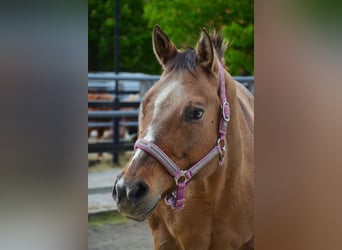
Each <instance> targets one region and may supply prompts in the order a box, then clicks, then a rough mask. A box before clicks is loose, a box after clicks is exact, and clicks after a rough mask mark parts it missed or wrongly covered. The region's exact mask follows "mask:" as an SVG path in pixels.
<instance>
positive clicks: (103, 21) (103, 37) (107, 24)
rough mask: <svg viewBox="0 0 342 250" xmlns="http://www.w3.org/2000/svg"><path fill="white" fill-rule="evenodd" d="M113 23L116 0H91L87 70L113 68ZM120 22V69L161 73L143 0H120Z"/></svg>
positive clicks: (89, 5)
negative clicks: (144, 13)
mask: <svg viewBox="0 0 342 250" xmlns="http://www.w3.org/2000/svg"><path fill="white" fill-rule="evenodd" d="M114 25H115V19H114V0H103V1H98V0H89V1H88V40H89V41H88V71H113V70H114ZM119 26H120V28H119V31H120V32H119V33H120V37H119V57H120V59H119V60H120V64H119V65H120V66H119V68H120V71H125V72H143V73H150V74H158V73H160V66H159V64H158V62H157V60H156V59H155V57H154V55H153V51H152V44H151V34H152V31H151V29H150V28H148V27H147V22H146V21H145V20H144V19H143V2H142V1H139V0H125V1H122V0H121V1H120V19H119Z"/></svg>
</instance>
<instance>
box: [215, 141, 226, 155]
mask: <svg viewBox="0 0 342 250" xmlns="http://www.w3.org/2000/svg"><path fill="white" fill-rule="evenodd" d="M221 142H223V145H221ZM217 146H218V147H219V157H220V160H221V161H222V160H223V159H224V156H225V154H226V142H225V140H224V139H221V138H218V140H217Z"/></svg>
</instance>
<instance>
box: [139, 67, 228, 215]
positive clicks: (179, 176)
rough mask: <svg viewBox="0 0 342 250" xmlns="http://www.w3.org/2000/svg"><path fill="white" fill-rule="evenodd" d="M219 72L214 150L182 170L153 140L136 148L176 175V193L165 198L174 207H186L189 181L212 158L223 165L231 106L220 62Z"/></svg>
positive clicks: (140, 142) (142, 142) (141, 142)
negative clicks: (219, 109) (218, 101)
mask: <svg viewBox="0 0 342 250" xmlns="http://www.w3.org/2000/svg"><path fill="white" fill-rule="evenodd" d="M219 73H220V100H221V105H222V107H221V108H222V114H221V119H220V127H219V131H218V132H219V138H218V139H217V143H216V145H215V146H214V147H213V149H212V150H210V151H209V153H207V154H206V155H205V156H204V157H203V158H202V159H200V160H199V161H198V162H197V163H195V164H194V165H192V166H191V167H190V168H189V169H187V170H181V169H180V168H179V167H178V166H177V165H176V163H174V161H172V160H171V159H170V157H168V156H167V155H166V154H165V153H164V152H163V150H161V149H160V148H159V147H158V146H157V145H155V144H154V143H153V142H150V141H147V140H144V139H141V140H138V141H137V142H136V143H135V145H134V148H140V149H142V150H144V151H145V152H147V153H148V154H150V155H151V156H152V157H154V158H155V159H156V160H158V161H159V162H160V164H161V165H162V166H164V167H165V168H166V170H167V171H168V172H169V173H170V174H171V175H172V176H173V177H174V179H175V183H176V186H177V190H176V192H175V193H170V194H167V195H166V197H165V199H166V203H167V204H168V205H170V206H171V207H172V208H173V209H176V210H178V209H182V208H183V207H184V202H185V199H184V191H185V187H186V185H187V183H188V182H189V181H190V180H191V178H192V177H193V176H194V175H195V174H196V173H198V172H199V171H200V170H201V169H202V168H203V167H204V166H205V165H207V164H208V163H209V162H210V161H211V160H212V159H214V158H215V157H216V155H219V158H220V160H219V166H222V165H223V162H224V156H225V152H226V148H225V137H226V131H227V126H228V122H229V119H230V107H229V103H228V101H227V97H226V86H225V82H224V69H223V67H222V65H221V64H220V63H219Z"/></svg>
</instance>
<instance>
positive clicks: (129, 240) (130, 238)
mask: <svg viewBox="0 0 342 250" xmlns="http://www.w3.org/2000/svg"><path fill="white" fill-rule="evenodd" d="M88 249H89V250H151V249H153V243H152V237H151V233H150V229H149V228H148V225H147V223H146V222H133V221H129V222H123V223H109V224H102V225H98V226H91V225H90V226H89V227H88Z"/></svg>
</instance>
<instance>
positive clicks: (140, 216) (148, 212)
mask: <svg viewBox="0 0 342 250" xmlns="http://www.w3.org/2000/svg"><path fill="white" fill-rule="evenodd" d="M158 203H159V200H157V202H156V203H155V204H154V205H153V206H152V207H151V208H149V209H147V210H146V211H144V212H143V213H141V214H138V215H132V214H130V215H128V214H124V215H125V216H126V217H127V218H128V219H131V220H135V221H139V222H140V221H144V220H146V219H147V218H148V217H150V216H151V215H152V213H153V211H154V209H155V208H156V207H157V205H158Z"/></svg>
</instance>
